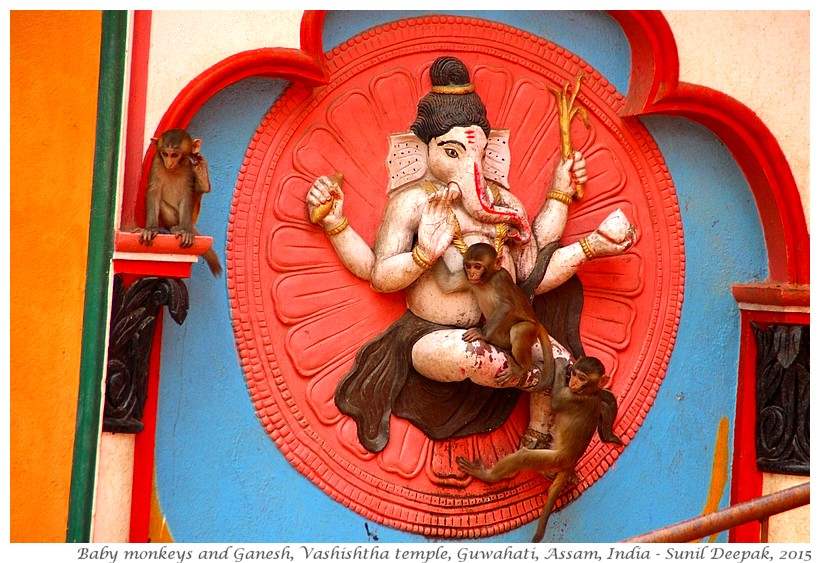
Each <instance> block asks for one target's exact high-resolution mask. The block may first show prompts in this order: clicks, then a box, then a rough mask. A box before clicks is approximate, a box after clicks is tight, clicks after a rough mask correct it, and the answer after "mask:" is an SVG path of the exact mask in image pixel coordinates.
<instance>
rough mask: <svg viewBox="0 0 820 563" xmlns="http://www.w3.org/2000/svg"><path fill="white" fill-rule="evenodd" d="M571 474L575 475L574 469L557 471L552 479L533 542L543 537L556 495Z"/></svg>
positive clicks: (562, 488)
mask: <svg viewBox="0 0 820 563" xmlns="http://www.w3.org/2000/svg"><path fill="white" fill-rule="evenodd" d="M573 475H575V470H574V469H565V470H563V471H559V472H558V475H556V476H555V479H553V480H552V483H551V484H550V488H549V489H547V501H546V502H545V503H544V508H543V509H542V510H541V516H539V517H538V526H537V527H536V528H535V534H534V535H533V536H532V541H533V543H539V542H540V541H541V540H543V539H544V532H545V531H546V530H547V522H549V519H550V514H552V507H553V506H555V501H556V500H557V499H558V495H559V494H561V491H563V490H564V487H566V486H567V484H569V482H570V481H571V480H572V477H573Z"/></svg>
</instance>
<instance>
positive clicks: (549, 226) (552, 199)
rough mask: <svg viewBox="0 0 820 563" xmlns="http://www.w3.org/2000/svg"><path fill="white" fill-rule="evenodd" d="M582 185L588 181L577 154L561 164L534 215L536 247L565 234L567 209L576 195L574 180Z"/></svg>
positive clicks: (581, 161)
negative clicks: (540, 206)
mask: <svg viewBox="0 0 820 563" xmlns="http://www.w3.org/2000/svg"><path fill="white" fill-rule="evenodd" d="M573 176H574V179H575V181H577V182H579V183H582V184H583V183H585V182H586V180H587V170H586V161H585V160H584V157H583V156H582V155H581V153H579V152H576V153H575V156H574V158H573V159H567V160H565V161H563V162H560V163H559V164H558V166H556V167H555V173H554V175H553V178H552V183H551V184H550V189H549V191H548V192H547V197H546V200H545V201H544V205H543V207H542V208H541V211H539V212H538V215H536V216H535V219H534V220H533V223H532V232H533V234H534V235H535V239H536V241H537V242H538V248H543V247H544V246H545V245H546V244H548V243H550V242H553V241H556V240H558V239H560V238H561V236H562V235H563V234H564V228H565V227H566V226H567V217H568V216H569V207H570V205H571V202H572V197H573V196H574V195H575V181H573Z"/></svg>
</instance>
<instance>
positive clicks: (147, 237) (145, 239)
mask: <svg viewBox="0 0 820 563" xmlns="http://www.w3.org/2000/svg"><path fill="white" fill-rule="evenodd" d="M158 232H159V229H157V228H146V229H143V230H142V232H140V244H144V245H145V246H151V245H152V244H154V237H155V236H157V233H158Z"/></svg>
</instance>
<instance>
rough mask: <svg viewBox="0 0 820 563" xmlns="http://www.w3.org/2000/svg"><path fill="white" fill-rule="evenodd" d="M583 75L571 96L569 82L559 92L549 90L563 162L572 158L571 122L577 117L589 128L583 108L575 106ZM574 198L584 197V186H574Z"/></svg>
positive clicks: (579, 77)
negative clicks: (556, 106) (554, 104)
mask: <svg viewBox="0 0 820 563" xmlns="http://www.w3.org/2000/svg"><path fill="white" fill-rule="evenodd" d="M583 79H584V75H583V74H581V75H579V76H578V78H577V79H576V81H575V88H574V89H573V91H572V94H570V93H569V82H566V83H564V87H563V88H562V89H561V90H557V89H556V88H549V89H550V91H551V92H552V93H553V95H554V96H555V99H556V101H557V102H558V131H559V134H560V141H561V157H562V159H563V160H564V161H566V160H567V159H568V158H572V155H573V153H574V152H575V151H574V150H573V148H572V133H571V128H572V120H573V119H574V118H575V117H576V116H578V117H580V118H581V121H583V123H584V125H585V126H586V127H587V129H588V128H589V116H588V115H587V112H586V110H585V109H584V108H582V107H581V106H576V105H575V98H577V97H578V92H580V90H581V81H583ZM575 197H576V198H577V199H581V198H582V197H584V185H583V184H581V183H578V184H576V185H575Z"/></svg>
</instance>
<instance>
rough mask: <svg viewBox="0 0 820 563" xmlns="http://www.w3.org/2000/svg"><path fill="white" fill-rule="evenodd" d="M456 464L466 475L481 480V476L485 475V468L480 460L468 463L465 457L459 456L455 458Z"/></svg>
mask: <svg viewBox="0 0 820 563" xmlns="http://www.w3.org/2000/svg"><path fill="white" fill-rule="evenodd" d="M456 462H457V463H458V467H459V469H461V470H462V471H463V472H464V473H466V474H467V475H472V476H473V477H478V478H479V479H483V476H484V475H485V474H486V473H487V466H486V465H484V462H483V461H481V460H480V459H477V460H475V461H470V460H469V459H467V458H466V457H461V456H459V457H457V458H456Z"/></svg>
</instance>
